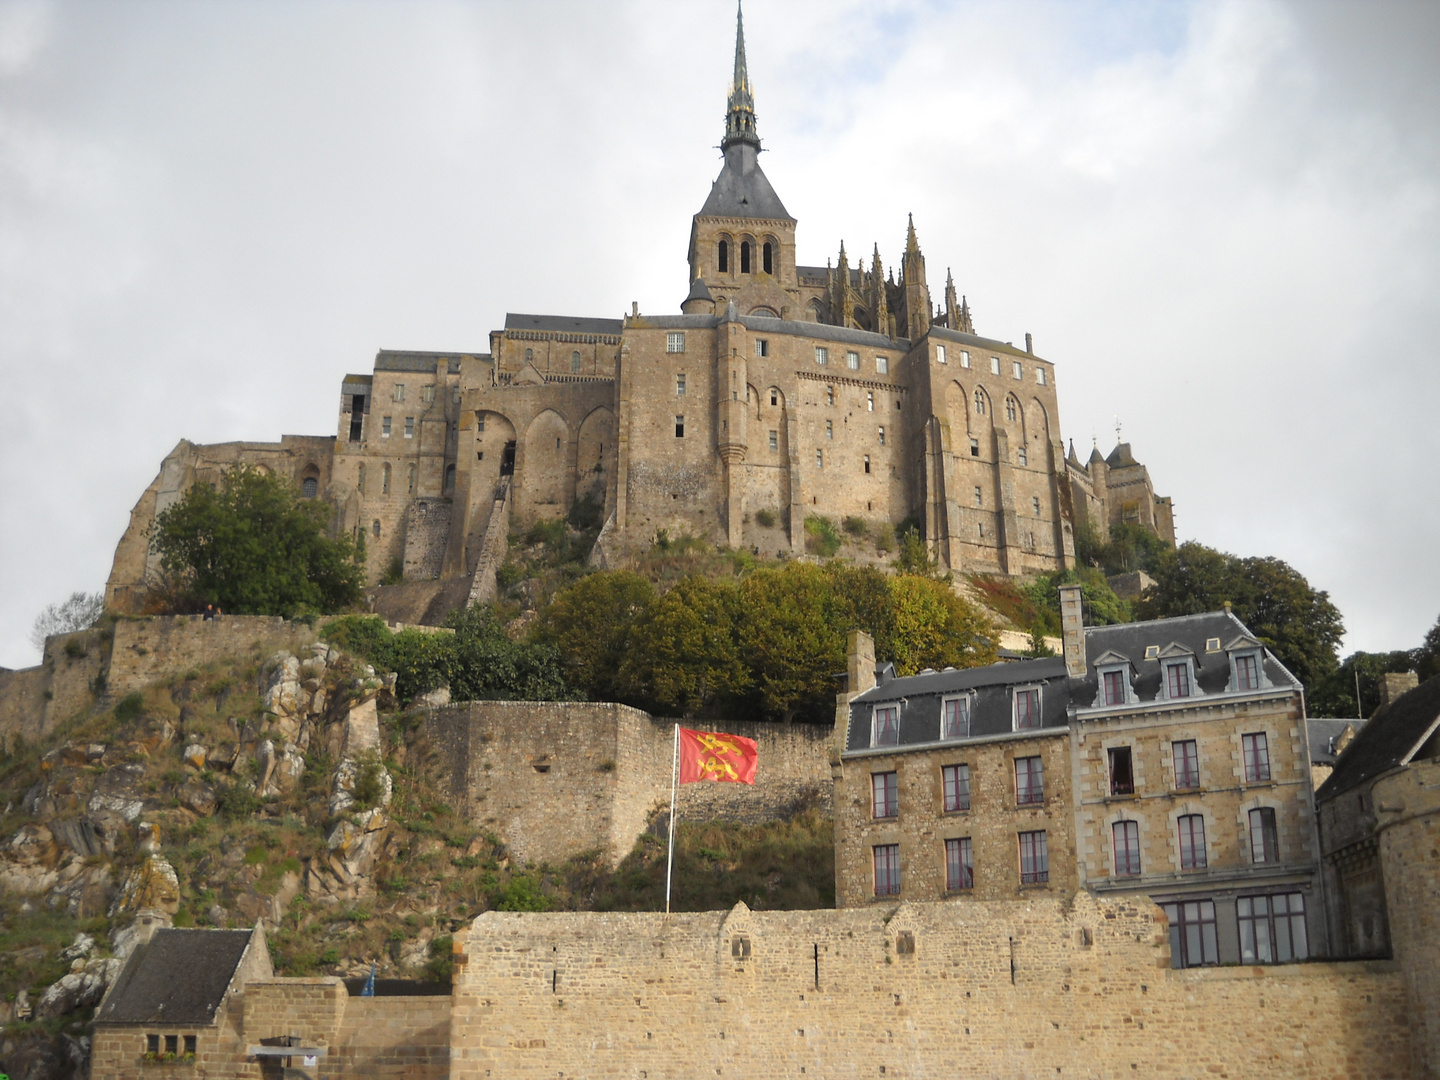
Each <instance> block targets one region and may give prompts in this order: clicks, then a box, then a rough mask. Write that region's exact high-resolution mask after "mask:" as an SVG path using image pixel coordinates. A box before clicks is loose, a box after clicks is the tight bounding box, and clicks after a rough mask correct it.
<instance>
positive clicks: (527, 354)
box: [525, 349, 535, 363]
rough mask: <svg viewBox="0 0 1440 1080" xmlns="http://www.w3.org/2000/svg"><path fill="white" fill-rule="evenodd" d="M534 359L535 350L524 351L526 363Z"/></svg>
mask: <svg viewBox="0 0 1440 1080" xmlns="http://www.w3.org/2000/svg"><path fill="white" fill-rule="evenodd" d="M534 359H535V350H534V349H526V350H525V360H526V362H527V363H528V362H529V361H531V360H534Z"/></svg>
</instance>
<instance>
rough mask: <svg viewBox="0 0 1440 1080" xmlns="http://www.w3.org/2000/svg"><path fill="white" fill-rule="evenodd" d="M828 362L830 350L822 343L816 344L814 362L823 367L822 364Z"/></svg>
mask: <svg viewBox="0 0 1440 1080" xmlns="http://www.w3.org/2000/svg"><path fill="white" fill-rule="evenodd" d="M829 362H830V350H829V349H827V348H826V347H825V346H824V345H816V346H815V363H817V364H819V365H820V366H821V367H824V366H825V365H826V364H828V363H829Z"/></svg>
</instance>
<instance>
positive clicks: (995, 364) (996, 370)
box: [990, 356, 1000, 375]
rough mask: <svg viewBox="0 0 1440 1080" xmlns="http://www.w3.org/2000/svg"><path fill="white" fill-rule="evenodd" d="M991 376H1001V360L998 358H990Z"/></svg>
mask: <svg viewBox="0 0 1440 1080" xmlns="http://www.w3.org/2000/svg"><path fill="white" fill-rule="evenodd" d="M990 374H991V375H999V374H1000V358H999V357H998V356H992V357H990Z"/></svg>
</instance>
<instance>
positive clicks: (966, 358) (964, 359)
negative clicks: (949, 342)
mask: <svg viewBox="0 0 1440 1080" xmlns="http://www.w3.org/2000/svg"><path fill="white" fill-rule="evenodd" d="M960 366H961V367H963V368H968V367H969V366H970V350H969V349H961V350H960Z"/></svg>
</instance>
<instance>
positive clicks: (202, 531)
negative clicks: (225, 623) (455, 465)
mask: <svg viewBox="0 0 1440 1080" xmlns="http://www.w3.org/2000/svg"><path fill="white" fill-rule="evenodd" d="M329 518H330V508H329V507H328V506H327V505H326V504H325V503H323V502H320V501H318V500H315V499H302V498H300V497H299V495H298V494H297V493H296V492H295V490H294V489H293V488H292V486H291V485H290V484H288V483H285V482H284V481H282V480H280V479H279V478H278V477H275V476H272V475H271V474H269V473H265V472H261V471H259V470H258V469H251V468H248V467H245V466H240V467H238V468H235V469H231V470H230V471H229V472H227V473H226V474H225V477H224V479H223V481H222V482H221V483H220V485H219V486H218V487H215V488H212V487H211V486H210V485H208V484H194V485H192V486H191V488H190V490H189V491H187V492H186V493H185V496H184V497H183V498H182V499H180V501H179V502H177V503H175V504H174V505H172V506H170V507H168V508H166V509H165V510H163V511H161V512H160V514H158V515H157V516H156V518H155V522H154V524H153V525H152V527H151V532H150V544H151V547H152V548H153V550H154V551H155V552H156V554H158V555H159V556H160V565H161V567H162V569H163V570H164V571H165V573H167V574H170V575H176V576H179V577H180V578H182V579H183V580H184V581H185V583H186V585H187V586H188V588H189V589H190V591H191V592H192V593H193V594H194V595H195V596H196V597H198V598H199V600H200V601H201V602H209V603H213V604H215V605H217V606H218V607H220V608H222V609H223V610H225V611H227V612H230V613H232V614H236V615H295V614H300V613H304V612H307V611H319V612H333V611H340V610H342V609H344V608H347V607H349V606H351V605H352V604H354V603H356V602H357V601H358V600H359V599H360V591H361V589H362V588H363V587H364V584H365V552H364V547H363V543H355V542H352V541H351V540H350V539H349V537H345V536H339V537H331V536H329V535H328V534H327V525H328V522H329Z"/></svg>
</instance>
